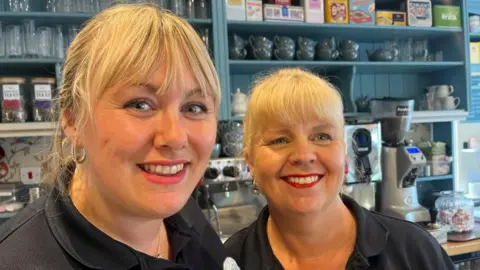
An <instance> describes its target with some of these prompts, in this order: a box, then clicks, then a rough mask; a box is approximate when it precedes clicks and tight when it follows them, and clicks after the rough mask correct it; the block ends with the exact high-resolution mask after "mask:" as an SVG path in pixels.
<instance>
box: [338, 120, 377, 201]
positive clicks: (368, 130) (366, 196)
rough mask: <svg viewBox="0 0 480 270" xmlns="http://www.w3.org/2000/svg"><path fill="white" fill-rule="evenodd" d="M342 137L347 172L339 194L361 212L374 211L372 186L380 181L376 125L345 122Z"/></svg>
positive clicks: (372, 123)
mask: <svg viewBox="0 0 480 270" xmlns="http://www.w3.org/2000/svg"><path fill="white" fill-rule="evenodd" d="M344 134H345V145H346V151H347V162H348V172H347V174H346V177H345V181H344V186H343V188H342V193H343V194H346V195H348V196H350V197H352V198H353V199H354V200H355V201H357V203H358V204H360V205H361V206H363V207H364V208H367V209H369V210H375V206H376V199H375V193H376V183H377V182H379V181H381V180H382V168H381V164H380V155H381V148H382V136H381V130H380V123H379V122H371V121H367V122H363V123H362V122H358V120H357V119H356V120H355V121H348V120H347V121H346V124H345V132H344Z"/></svg>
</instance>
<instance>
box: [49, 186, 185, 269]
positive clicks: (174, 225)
mask: <svg viewBox="0 0 480 270" xmlns="http://www.w3.org/2000/svg"><path fill="white" fill-rule="evenodd" d="M45 213H46V219H47V223H48V225H49V227H50V229H51V230H52V233H53V235H54V237H55V238H56V240H57V241H58V243H59V244H60V245H61V246H62V248H63V249H64V250H65V251H66V252H68V254H69V255H70V256H72V257H73V258H75V259H76V260H77V261H78V262H80V263H82V264H83V265H85V266H87V267H89V268H92V269H130V268H133V267H135V266H137V265H139V264H144V265H149V266H151V267H157V268H159V269H163V267H167V266H175V264H174V263H172V262H169V261H167V260H162V259H156V258H153V257H150V256H148V255H146V254H142V253H140V252H138V251H135V250H133V249H132V248H130V247H128V246H127V245H125V244H123V243H121V242H118V241H116V240H114V239H113V238H111V237H109V236H108V235H106V234H105V233H103V232H102V231H100V230H99V229H97V228H96V227H95V226H93V224H91V223H90V222H89V221H88V220H87V219H86V218H85V217H83V216H82V215H81V214H80V212H79V211H78V210H77V209H76V208H75V206H74V205H73V203H72V201H71V200H70V198H69V197H68V196H62V195H61V194H60V193H59V192H58V190H57V189H52V191H51V192H50V194H49V195H48V198H47V200H46V204H45ZM165 224H166V229H167V233H168V235H169V238H170V239H171V238H172V237H175V241H170V242H171V243H172V255H173V257H174V258H173V259H175V257H176V256H177V255H178V253H179V252H180V250H181V249H182V248H183V247H184V246H185V245H187V243H188V241H190V237H189V232H188V231H189V230H188V227H187V225H186V223H184V222H183V223H182V222H181V217H179V216H177V215H174V216H172V217H170V218H167V219H165ZM111 258H115V260H112V259H111Z"/></svg>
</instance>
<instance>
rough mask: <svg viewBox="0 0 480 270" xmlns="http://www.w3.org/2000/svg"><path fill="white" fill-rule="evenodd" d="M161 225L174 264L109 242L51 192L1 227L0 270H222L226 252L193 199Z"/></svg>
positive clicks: (56, 194) (67, 199)
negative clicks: (168, 242)
mask: <svg viewBox="0 0 480 270" xmlns="http://www.w3.org/2000/svg"><path fill="white" fill-rule="evenodd" d="M165 225H166V229H167V234H168V237H169V241H170V244H171V251H172V261H168V260H164V259H157V258H154V257H151V256H149V255H147V254H144V253H141V252H139V251H136V250H133V249H132V248H130V247H128V246H126V245H124V244H123V243H120V242H118V241H116V240H114V239H112V238H111V237H109V236H108V235H106V234H104V233H103V232H102V231H100V230H99V229H97V228H96V227H95V226H93V225H92V224H91V223H90V222H89V221H87V220H86V219H85V218H84V217H83V216H82V215H81V214H80V213H79V212H78V210H77V209H76V208H75V207H74V205H73V203H72V202H71V200H70V199H69V197H62V196H60V195H59V193H58V192H57V191H56V189H54V190H53V191H52V192H50V194H49V195H48V196H46V197H43V198H41V199H39V200H37V201H36V202H34V203H32V204H31V205H29V206H27V208H26V209H24V210H23V211H21V212H20V213H19V214H18V215H16V216H15V217H13V218H12V219H10V220H9V221H7V222H6V223H5V224H4V225H3V226H2V227H1V228H0V269H8V270H15V269H22V270H26V269H41V270H43V269H62V270H67V269H112V270H113V269H131V270H136V269H138V270H140V269H141V270H146V269H223V262H224V260H225V258H226V253H225V250H224V247H223V245H222V243H221V241H220V239H219V238H218V236H217V235H216V233H215V231H214V230H213V229H212V228H211V226H210V224H209V223H208V221H207V220H206V218H205V216H204V215H203V214H202V212H201V211H200V208H199V207H198V206H197V205H196V202H195V201H194V200H193V199H190V200H189V202H188V203H187V205H186V206H185V207H184V209H182V211H181V212H180V213H179V214H176V215H173V216H171V217H169V218H167V219H165ZM132 230H135V228H132ZM152 237H153V236H152Z"/></svg>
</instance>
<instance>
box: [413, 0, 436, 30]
mask: <svg viewBox="0 0 480 270" xmlns="http://www.w3.org/2000/svg"><path fill="white" fill-rule="evenodd" d="M407 13H408V26H420V27H431V26H432V24H433V16H432V2H431V1H430V0H407Z"/></svg>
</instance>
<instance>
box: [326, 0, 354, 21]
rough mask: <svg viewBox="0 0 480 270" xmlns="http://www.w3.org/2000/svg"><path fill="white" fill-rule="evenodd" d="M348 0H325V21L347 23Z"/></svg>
mask: <svg viewBox="0 0 480 270" xmlns="http://www.w3.org/2000/svg"><path fill="white" fill-rule="evenodd" d="M349 15H350V13H349V12H348V0H325V21H326V22H327V23H332V24H347V23H348V17H349Z"/></svg>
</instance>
